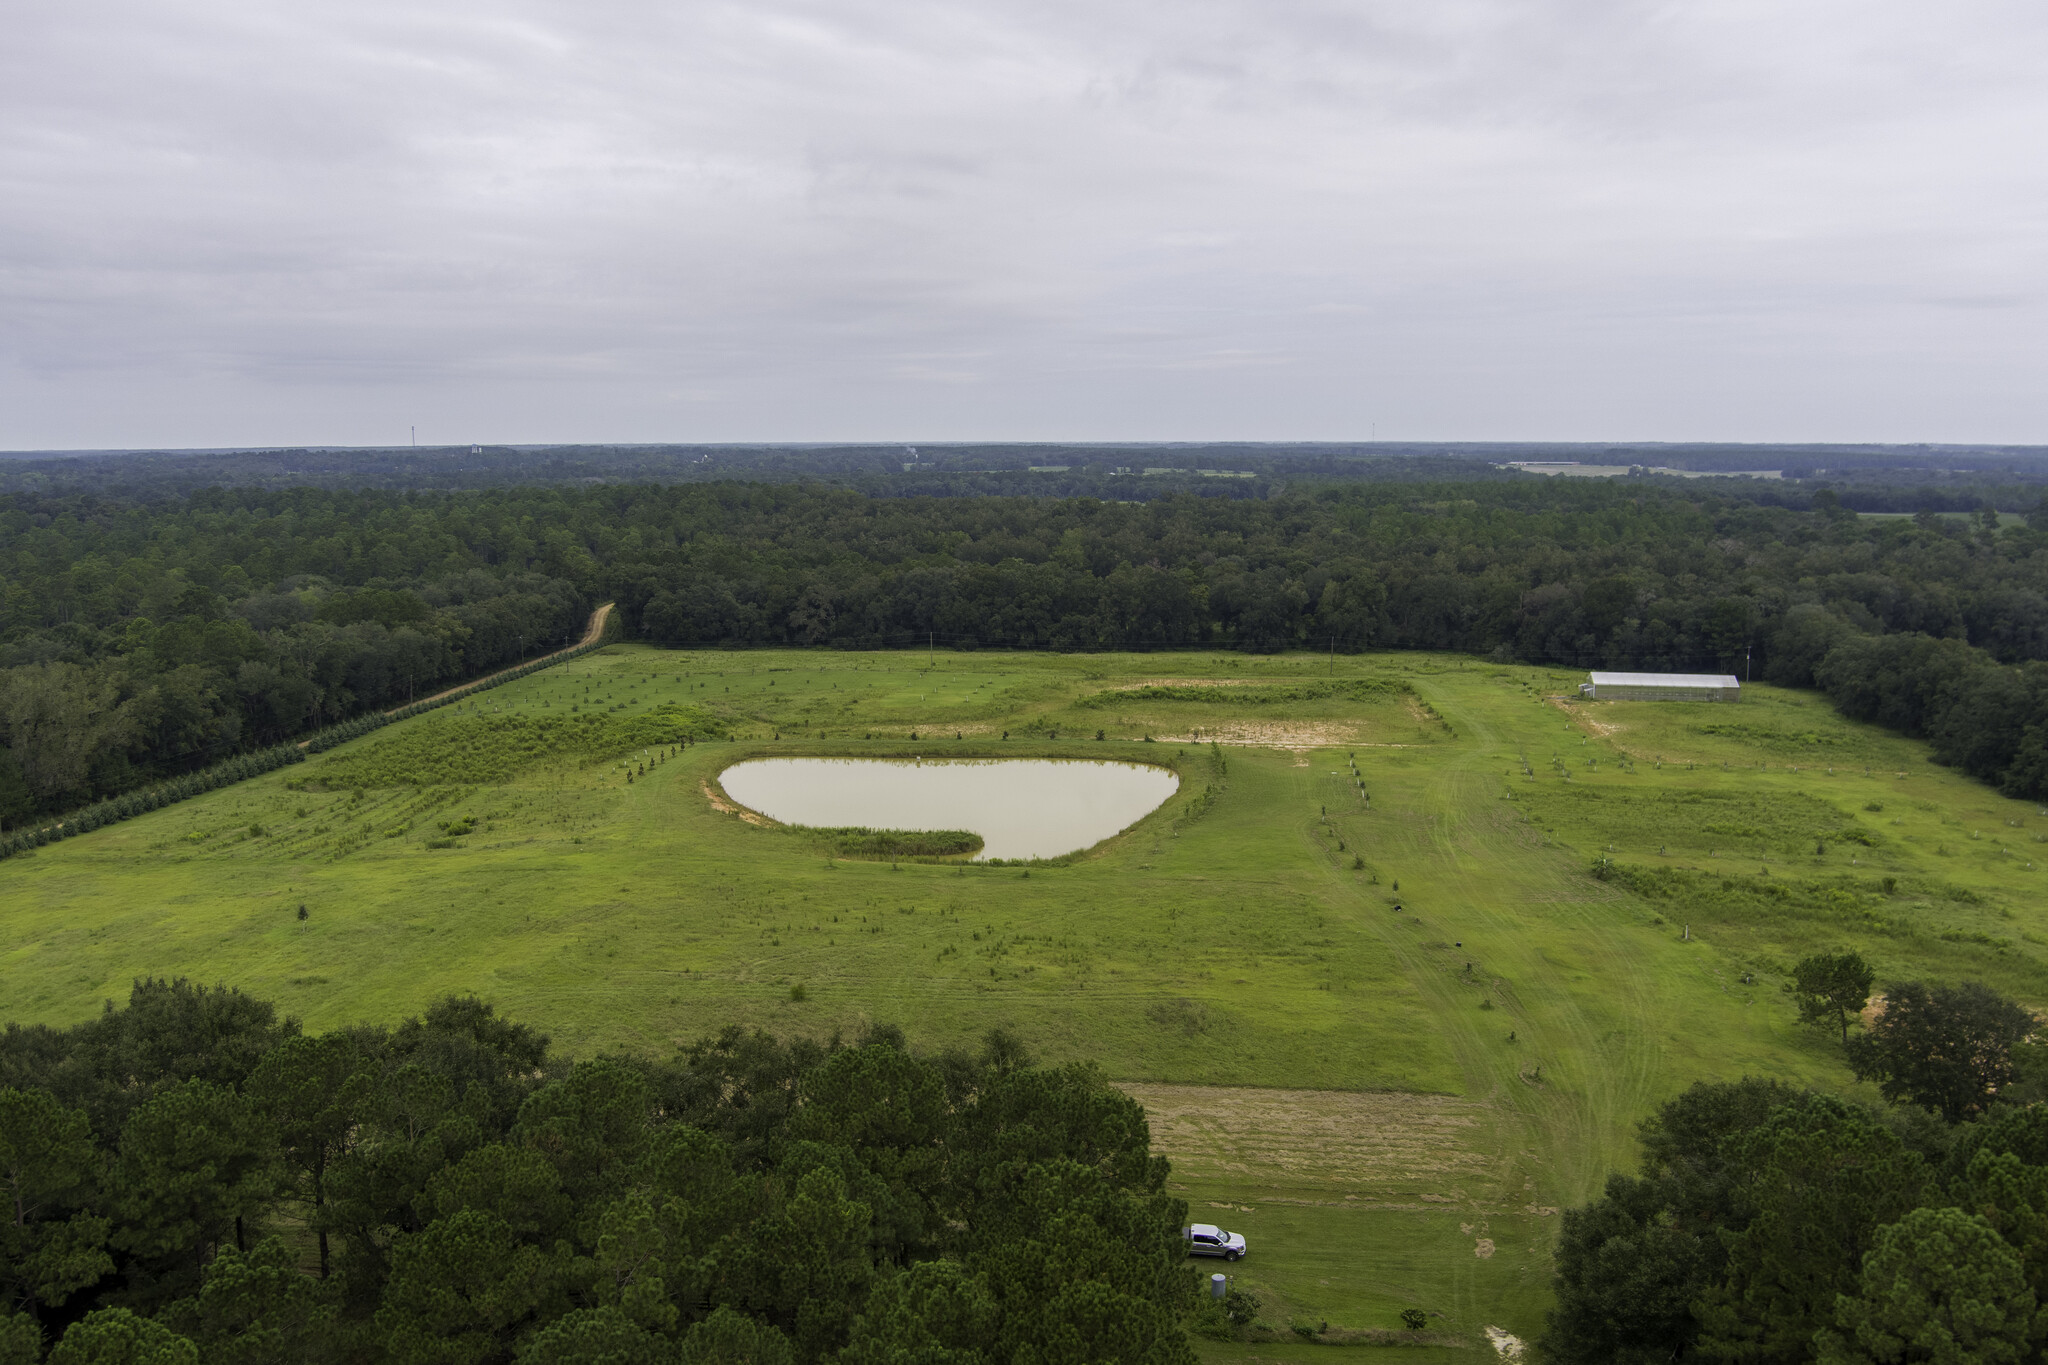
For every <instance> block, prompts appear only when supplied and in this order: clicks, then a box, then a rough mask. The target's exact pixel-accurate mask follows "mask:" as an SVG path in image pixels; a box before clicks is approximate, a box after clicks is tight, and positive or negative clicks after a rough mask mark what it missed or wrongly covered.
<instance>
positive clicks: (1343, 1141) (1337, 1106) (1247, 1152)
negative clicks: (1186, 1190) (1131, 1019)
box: [1119, 1084, 1492, 1203]
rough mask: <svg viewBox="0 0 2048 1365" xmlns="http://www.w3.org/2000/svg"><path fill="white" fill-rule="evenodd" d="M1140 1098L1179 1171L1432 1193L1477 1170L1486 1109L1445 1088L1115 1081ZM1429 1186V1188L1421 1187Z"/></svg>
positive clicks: (1156, 1139)
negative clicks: (1439, 1091) (1398, 1090)
mask: <svg viewBox="0 0 2048 1365" xmlns="http://www.w3.org/2000/svg"><path fill="white" fill-rule="evenodd" d="M1119 1088H1120V1089H1121V1090H1123V1091H1124V1093H1126V1094H1128V1095H1130V1096H1131V1098H1133V1099H1135V1100H1137V1101H1138V1103H1140V1104H1142V1105H1144V1106H1145V1113H1146V1116H1147V1118H1148V1119H1150V1121H1151V1125H1152V1145H1153V1148H1154V1149H1155V1150H1157V1151H1159V1152H1162V1153H1164V1154H1165V1155H1166V1156H1167V1157H1168V1158H1169V1159H1171V1160H1172V1162H1173V1166H1174V1174H1175V1176H1176V1177H1179V1178H1193V1179H1203V1178H1209V1179H1216V1178H1230V1179H1235V1180H1251V1181H1257V1182H1261V1183H1268V1184H1274V1185H1293V1186H1301V1185H1334V1186H1340V1187H1351V1188H1358V1187H1370V1188H1372V1189H1375V1190H1380V1191H1394V1190H1399V1191H1400V1192H1401V1195H1402V1197H1404V1198H1407V1199H1419V1200H1423V1201H1427V1202H1429V1203H1439V1202H1441V1203H1448V1202H1451V1199H1450V1197H1449V1196H1447V1195H1445V1194H1442V1193H1439V1191H1442V1190H1445V1189H1447V1188H1449V1187H1450V1185H1451V1184H1452V1182H1454V1181H1456V1180H1459V1179H1466V1178H1479V1177H1483V1176H1484V1175H1485V1174H1486V1173H1487V1171H1488V1170H1489V1168H1490V1167H1491V1165H1492V1159H1491V1158H1490V1157H1489V1156H1488V1155H1487V1154H1486V1153H1485V1152H1483V1151H1482V1150H1480V1149H1479V1148H1480V1144H1481V1143H1483V1142H1484V1141H1485V1139H1486V1136H1487V1130H1488V1127H1489V1125H1488V1124H1487V1123H1486V1122H1485V1119H1486V1113H1487V1111H1486V1108H1485V1106H1484V1105H1480V1104H1475V1103H1473V1102H1472V1101H1470V1100H1461V1099H1454V1098H1451V1097H1449V1096H1444V1095H1399V1094H1361V1093H1358V1092H1355V1091H1344V1090H1266V1089H1254V1088H1251V1087H1234V1086H1213V1085H1151V1084H1130V1085H1124V1086H1120V1087H1119ZM1420 1191H1428V1192H1429V1193H1421V1192H1420Z"/></svg>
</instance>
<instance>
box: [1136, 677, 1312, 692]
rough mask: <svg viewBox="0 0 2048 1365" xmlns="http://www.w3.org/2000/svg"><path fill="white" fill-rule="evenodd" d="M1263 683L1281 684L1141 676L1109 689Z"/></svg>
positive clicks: (1266, 683)
mask: <svg viewBox="0 0 2048 1365" xmlns="http://www.w3.org/2000/svg"><path fill="white" fill-rule="evenodd" d="M1262 683H1263V684H1264V685H1266V686H1269V687H1275V686H1278V685H1279V684H1278V683H1275V682H1267V681H1266V680H1265V679H1260V680H1259V681H1258V682H1246V681H1244V680H1242V679H1239V678H1141V679H1140V680H1138V681H1137V682H1127V683H1118V684H1117V685H1116V686H1115V687H1112V688H1110V689H1109V690H1110V691H1112V692H1135V691H1137V690H1138V689H1139V688H1141V687H1258V686H1260V685H1261V684H1262Z"/></svg>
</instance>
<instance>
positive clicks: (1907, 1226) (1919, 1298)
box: [1539, 952, 2048, 1365]
mask: <svg viewBox="0 0 2048 1365" xmlns="http://www.w3.org/2000/svg"><path fill="white" fill-rule="evenodd" d="M1873 980H1874V974H1873V973H1872V971H1871V970H1870V968H1869V967H1868V965H1866V964H1865V963H1864V962H1863V961H1862V959H1861V958H1860V957H1859V956H1857V955H1856V954H1854V953H1849V952H1842V953H1825V954H1819V955H1816V956H1814V957H1811V958H1808V959H1806V960H1805V961H1802V962H1801V963H1799V964H1798V966H1797V967H1796V968H1795V970H1794V973H1793V981H1792V983H1791V984H1790V985H1789V986H1788V989H1789V990H1790V991H1791V992H1792V993H1793V995H1794V996H1795V998H1796V1001H1797V1003H1798V1006H1799V1011H1800V1015H1801V1017H1802V1018H1803V1019H1805V1020H1806V1021H1807V1022H1808V1023H1811V1024H1814V1025H1816V1026H1818V1027H1819V1028H1821V1029H1823V1030H1824V1031H1826V1032H1827V1033H1829V1034H1831V1035H1832V1034H1834V1033H1836V1031H1837V1030H1839V1034H1840V1038H1841V1040H1842V1045H1843V1050H1844V1056H1845V1058H1846V1060H1847V1061H1848V1063H1849V1065H1850V1066H1851V1068H1852V1069H1853V1070H1854V1072H1855V1074H1856V1075H1857V1076H1858V1078H1860V1079H1863V1080H1867V1081H1872V1082H1875V1083H1876V1084H1877V1086H1878V1089H1879V1093H1880V1094H1881V1095H1882V1096H1883V1097H1884V1099H1885V1100H1887V1101H1888V1102H1890V1104H1891V1105H1892V1106H1893V1107H1891V1108H1879V1109H1873V1108H1870V1107H1866V1106H1864V1105H1860V1104H1856V1103H1852V1102H1849V1101H1846V1100H1843V1099H1839V1098H1836V1097H1833V1096H1828V1095H1821V1094H1816V1093H1813V1092H1809V1091H1801V1090H1797V1089H1795V1088H1793V1087H1790V1086H1787V1085H1784V1084H1782V1083H1780V1082H1777V1081H1773V1080H1759V1079H1753V1078H1746V1079H1744V1080H1741V1081H1736V1082H1727V1083H1701V1084H1698V1085H1695V1086H1693V1087H1692V1088H1691V1089H1690V1090H1688V1091H1686V1092H1685V1093H1684V1094H1682V1095H1680V1096H1679V1097H1678V1098H1677V1099H1675V1100H1673V1101H1671V1102H1670V1103H1668V1104H1666V1105H1664V1106H1663V1107H1662V1108H1661V1109H1659V1110H1658V1111H1657V1112H1656V1113H1655V1114H1653V1115H1651V1116H1650V1118H1648V1119H1647V1120H1645V1121H1644V1123H1643V1124H1642V1127H1641V1133H1640V1136H1641V1147H1642V1160H1641V1165H1640V1169H1639V1173H1638V1174H1637V1175H1634V1176H1627V1175H1619V1174H1617V1175H1614V1176H1611V1177H1610V1178H1609V1180H1608V1182H1607V1187H1606V1190H1605V1192H1604V1193H1603V1194H1602V1195H1601V1197H1600V1198H1599V1199H1597V1200H1595V1201H1593V1202H1592V1203H1590V1204H1588V1205H1586V1206H1585V1207H1583V1208H1577V1209H1569V1210H1566V1212H1565V1215H1564V1226H1563V1230H1562V1235H1561V1237H1560V1239H1559V1243H1558V1249H1557V1261H1556V1276H1555V1289H1556V1297H1557V1306H1556V1307H1555V1309H1554V1310H1553V1311H1552V1313H1551V1316H1550V1322H1549V1330H1548V1331H1547V1332H1546V1334H1545V1335H1544V1337H1543V1339H1542V1341H1541V1342H1540V1343H1539V1354H1540V1356H1541V1358H1542V1359H1543V1360H1545V1361H1548V1362H1553V1365H1594V1362H1600V1365H1613V1363H1614V1362H1621V1363H1622V1365H1630V1363H1636V1365H1649V1362H1652V1361H1655V1362H1669V1361H1674V1360H1691V1359H1697V1360H1715V1361H1728V1362H1750V1363H1754V1365H1766V1363H1768V1365H1803V1362H1817V1363H1818V1365H1879V1363H1880V1362H1882V1365H1898V1363H1899V1362H1911V1361H1929V1362H1948V1361H1953V1362H1964V1361H1971V1362H1976V1361H1982V1362H2011V1365H2020V1362H2033V1361H2039V1360H2041V1359H2043V1358H2044V1354H2048V1105H2044V1104H2043V1103H2042V1102H2041V1101H2042V1100H2043V1099H2044V1098H2048V1084H2044V1082H2048V1064H2044V1061H2043V1058H2042V1055H2041V1054H2042V1053H2043V1052H2044V1050H2048V1049H2043V1048H2042V1047H2040V1046H2038V1045H2035V1044H2033V1043H2032V1042H2031V1041H2030V1037H2031V1034H2032V1033H2033V1030H2034V1021H2033V1019H2032V1017H2031V1016H2029V1015H2028V1014H2027V1013H2026V1011H2024V1010H2022V1009H2020V1008H2019V1007H2018V1006H2017V1005H2015V1004H2013V1003H2012V1002H2011V1001H2009V1000H2006V999H2003V998H2002V997H2000V996H1998V995H1997V994H1996V993H1995V992H1993V991H1991V990H1990V989H1988V988H1987V987H1984V986H1982V985H1977V984H1973V983H1965V984H1962V985H1954V986H1944V985H1930V984H1928V983H1925V982H1917V981H1906V982H1898V983H1894V984H1892V985H1890V986H1888V987H1887V988H1886V990H1885V995H1884V1001H1883V1010H1882V1013H1881V1014H1880V1015H1879V1016H1878V1017H1877V1019H1876V1020H1875V1022H1874V1023H1873V1024H1872V1025H1871V1026H1870V1027H1869V1028H1868V1029H1867V1030H1866V1029H1861V1028H1859V1027H1858V1023H1857V1021H1858V1020H1859V1019H1860V1018H1861V1016H1862V1013H1863V1011H1864V1009H1865V1007H1866V1005H1867V1004H1868V1002H1869V999H1870V990H1871V986H1872V983H1873Z"/></svg>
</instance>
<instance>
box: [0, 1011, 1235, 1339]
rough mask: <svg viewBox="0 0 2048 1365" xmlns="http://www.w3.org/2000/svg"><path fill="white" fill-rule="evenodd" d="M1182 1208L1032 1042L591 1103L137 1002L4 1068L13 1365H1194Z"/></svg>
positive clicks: (841, 1063)
mask: <svg viewBox="0 0 2048 1365" xmlns="http://www.w3.org/2000/svg"><path fill="white" fill-rule="evenodd" d="M1166 1174H1167V1166H1166V1162H1165V1160H1164V1159H1163V1158H1160V1157H1155V1156H1153V1155H1152V1154H1151V1151H1150V1138H1149V1134H1148V1130H1147V1128H1146V1124H1145V1118H1144V1114H1143V1111H1142V1110H1140V1109H1139V1107H1138V1106H1137V1104H1136V1103H1135V1102H1134V1101H1132V1100H1131V1099H1129V1098H1128V1097H1126V1096H1124V1095H1123V1094H1121V1093H1120V1092H1118V1091H1116V1090H1114V1089H1112V1088H1111V1087H1109V1086H1108V1085H1107V1084H1106V1083H1105V1082H1104V1081H1103V1080H1102V1078H1101V1077H1100V1075H1099V1074H1098V1073H1096V1072H1095V1071H1094V1070H1092V1069H1091V1068H1088V1067H1084V1066H1067V1067H1059V1068H1038V1067H1034V1066H1032V1065H1030V1064H1029V1059H1028V1058H1027V1057H1026V1056H1025V1055H1024V1054H1023V1052H1022V1050H1021V1048H1020V1047H1019V1046H1018V1045H1017V1044H1016V1042H1015V1041H1014V1040H1013V1039H1012V1038H1010V1037H1009V1036H1008V1035H1006V1034H1004V1033H1002V1032H1001V1031H997V1032H995V1033H992V1034H991V1035H990V1036H989V1038H988V1039H987V1041H986V1043H985V1045H984V1046H983V1048H982V1049H981V1051H980V1052H979V1053H978V1054H973V1055H970V1054H968V1053H966V1052H962V1051H948V1052H943V1053H938V1054H935V1055H923V1054H920V1053H918V1052H916V1051H914V1050H912V1049H911V1048H910V1047H908V1046H907V1045H906V1043H905V1041H904V1039H903V1037H902V1035H901V1034H900V1033H899V1032H898V1031H896V1030H894V1029H890V1028H877V1029H875V1030H873V1031H872V1032H871V1033H870V1034H869V1035H868V1036H866V1037H864V1038H861V1039H859V1040H854V1041H849V1042H842V1041H840V1040H838V1039H833V1040H831V1041H830V1042H826V1043H817V1042H783V1041H778V1040H776V1039H773V1038H770V1037H768V1036H766V1035H761V1034H754V1035H746V1034H742V1033H741V1032H740V1031H739V1030H737V1029H734V1030H731V1031H728V1032H727V1033H726V1034H724V1035H723V1036H720V1037H717V1038H713V1039H707V1040H705V1041H704V1042H702V1043H700V1044H698V1045H696V1046H694V1047H691V1048H688V1049H686V1050H684V1051H683V1052H681V1053H680V1054H679V1055H677V1056H676V1057H674V1058H673V1059H670V1060H667V1061H661V1060H655V1061H647V1060H628V1059H612V1058H597V1059H593V1060H589V1061H583V1062H578V1063H576V1064H574V1065H571V1064H569V1063H568V1062H566V1061H564V1060H563V1059H561V1058H559V1057H558V1056H556V1055H555V1054H553V1053H552V1052H551V1051H550V1050H549V1046H548V1040H547V1038H546V1037H544V1036H542V1035H540V1034H538V1033H536V1032H534V1031H533V1030H532V1029H531V1028H529V1027H526V1026H525V1025H522V1024H516V1023H511V1022H508V1021H506V1020H503V1019H500V1018H498V1017H497V1016H496V1015H495V1013H494V1012H493V1011H492V1009H491V1008H490V1007H489V1006H488V1005H485V1004H482V1003H481V1002H478V1001H476V1000H473V999H450V1000H446V1001H443V1002H442V1003H440V1004H438V1005H436V1006H434V1007H433V1008H431V1009H429V1010H427V1011H426V1012H425V1014H424V1015H422V1016H420V1017H417V1018H413V1019H409V1020H406V1021H404V1022H403V1023H401V1024H400V1025H398V1026H397V1027H396V1028H371V1027H357V1028H351V1029H347V1030H343V1031H340V1032H336V1033H330V1034H324V1035H319V1036H312V1035H307V1034H304V1033H302V1032H301V1030H300V1029H299V1027H298V1025H297V1024H296V1023H295V1022H293V1021H292V1020H290V1019H279V1018H278V1017H277V1016H276V1013H275V1011H274V1010H273V1009H272V1007H271V1006H270V1005H268V1004H266V1003H264V1002H262V1001H260V1000H256V999H254V998H252V997H249V996H247V995H244V994H242V993H240V992H237V991H234V990H229V989H218V988H216V989H202V988H195V987H192V986H190V985H188V984H186V983H184V982H164V981H143V982H138V983H137V984H136V986H135V989H134V992H133V994H132V996H131V998H130V1000H129V1003H128V1005H127V1007H126V1008H125V1009H114V1008H111V1007H110V1008H109V1009H108V1011H107V1012H106V1013H105V1014H103V1015H102V1016H100V1017H99V1018H96V1019H93V1020H91V1021H89V1022H87V1023H84V1024H80V1025H78V1026H76V1027H74V1028H70V1029H64V1030H57V1029H50V1028H47V1027H40V1026H38V1027H33V1028H22V1027H18V1026H15V1025H12V1024H10V1025H9V1026H8V1028H7V1030H6V1032H5V1034H4V1035H0V1181H4V1182H5V1188H6V1190H7V1191H8V1199H9V1202H10V1205H11V1217H10V1219H9V1220H8V1221H7V1222H6V1224H5V1229H4V1232H0V1365H33V1362H35V1361H38V1360H41V1359H42V1358H43V1351H44V1348H45V1343H46V1342H47V1343H51V1347H50V1350H49V1354H48V1359H49V1361H50V1362H52V1365H81V1363H83V1362H107V1361H123V1362H137V1363H138V1365H139V1363H141V1362H148V1363H149V1365H157V1363H158V1362H161V1363H162V1365H196V1362H197V1361H199V1360H201V1359H204V1360H206V1361H208V1362H233V1363H234V1365H294V1363H303V1362H323V1361H335V1362H340V1361H363V1360H387V1361H391V1362H393V1363H394V1365H494V1363H496V1362H511V1361H517V1362H519V1363H520V1365H577V1363H578V1362H582V1363H583V1365H600V1363H602V1365H711V1362H719V1363H720V1365H815V1362H819V1361H822V1360H825V1359H827V1358H832V1359H836V1360H838V1361H842V1362H845V1365H890V1363H892V1362H903V1361H929V1362H945V1363H946V1365H1069V1363H1071V1365H1084V1362H1086V1363H1089V1365H1093V1363H1095V1362H1102V1363H1103V1365H1111V1363H1114V1365H1193V1361H1194V1356H1193V1353H1192V1351H1191V1350H1190V1349H1189V1346H1188V1344H1187V1340H1186V1338H1185V1337H1184V1336H1183V1334H1182V1327H1181V1324H1182V1323H1183V1321H1186V1320H1190V1317H1191V1315H1193V1320H1194V1321H1196V1322H1197V1323H1198V1324H1199V1321H1200V1317H1199V1314H1200V1312H1201V1311H1202V1308H1203V1304H1202V1302H1200V1301H1198V1299H1197V1296H1196V1292H1195V1290H1196V1281H1195V1275H1194V1272H1193V1271H1191V1270H1188V1269H1186V1268H1185V1267H1184V1265H1183V1256H1184V1245H1183V1243H1182V1240H1181V1225H1182V1221H1183V1218H1184V1215H1185V1208H1184V1206H1183V1205H1182V1204H1181V1203H1180V1201H1178V1200H1175V1199H1173V1198H1171V1197H1170V1196H1168V1195H1167V1194H1166V1193H1164V1188H1165V1180H1166ZM1208 1311H1209V1312H1211V1313H1212V1314H1213V1313H1216V1312H1218V1311H1220V1310H1218V1309H1216V1308H1209V1309H1208Z"/></svg>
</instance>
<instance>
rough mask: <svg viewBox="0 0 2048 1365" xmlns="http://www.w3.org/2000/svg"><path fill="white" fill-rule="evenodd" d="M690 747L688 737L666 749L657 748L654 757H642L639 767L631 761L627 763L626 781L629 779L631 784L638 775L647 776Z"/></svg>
mask: <svg viewBox="0 0 2048 1365" xmlns="http://www.w3.org/2000/svg"><path fill="white" fill-rule="evenodd" d="M689 747H690V741H689V740H687V739H686V740H683V741H681V742H680V743H676V744H671V745H669V746H668V748H667V749H665V750H661V749H658V750H656V751H655V754H654V757H652V758H642V759H641V760H640V762H639V765H638V766H637V767H636V766H634V765H633V764H630V763H629V764H627V765H626V781H627V783H628V784H630V783H631V782H632V781H633V779H634V778H636V777H645V776H647V774H648V773H650V772H653V771H654V770H655V769H656V768H659V767H660V766H661V765H662V764H664V763H666V762H668V761H669V760H670V759H672V758H674V757H675V756H676V755H678V754H680V753H682V751H683V750H685V749H687V748H689Z"/></svg>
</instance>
